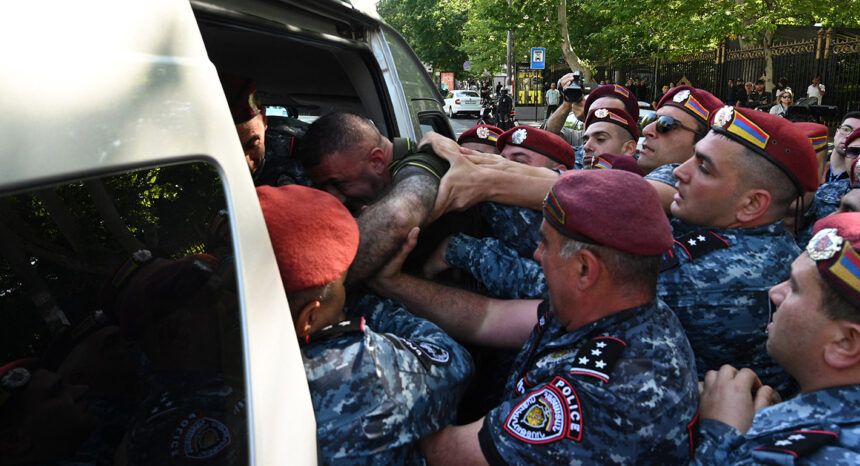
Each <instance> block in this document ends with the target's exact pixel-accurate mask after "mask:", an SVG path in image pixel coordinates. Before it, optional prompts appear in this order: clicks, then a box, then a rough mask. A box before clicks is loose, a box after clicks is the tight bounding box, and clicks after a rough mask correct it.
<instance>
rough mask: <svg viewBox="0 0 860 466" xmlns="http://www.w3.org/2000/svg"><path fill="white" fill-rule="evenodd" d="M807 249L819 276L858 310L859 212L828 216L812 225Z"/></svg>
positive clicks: (859, 277) (859, 286) (859, 290)
mask: <svg viewBox="0 0 860 466" xmlns="http://www.w3.org/2000/svg"><path fill="white" fill-rule="evenodd" d="M813 232H814V233H815V234H814V235H813V236H812V239H811V240H810V241H809V244H808V245H807V246H806V253H807V254H808V255H809V258H810V259H812V260H813V261H815V265H816V266H817V267H818V272H819V273H821V276H822V277H823V278H824V279H825V280H826V281H827V282H828V283H830V284H831V285H833V288H835V289H836V291H837V292H839V294H840V295H842V296H843V297H844V298H845V299H847V300H848V301H850V302H851V304H853V305H854V306H858V307H860V253H858V249H860V212H844V213H837V214H833V215H829V216H827V217H824V218H822V219H821V220H819V221H817V222H815V226H814V227H813Z"/></svg>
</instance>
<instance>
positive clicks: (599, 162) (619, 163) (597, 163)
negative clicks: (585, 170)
mask: <svg viewBox="0 0 860 466" xmlns="http://www.w3.org/2000/svg"><path fill="white" fill-rule="evenodd" d="M592 168H610V169H613V170H624V171H626V172H630V173H635V174H637V175H639V176H645V174H644V173H642V169H641V168H640V167H639V162H637V161H636V159H635V158H633V157H631V156H629V155H619V154H600V156H598V157H597V158H596V159H594V167H592Z"/></svg>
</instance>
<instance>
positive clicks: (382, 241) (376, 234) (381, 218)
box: [347, 167, 439, 285]
mask: <svg viewBox="0 0 860 466" xmlns="http://www.w3.org/2000/svg"><path fill="white" fill-rule="evenodd" d="M438 189H439V181H438V180H437V179H435V178H434V177H432V176H430V175H428V174H426V172H423V171H419V169H415V168H412V167H406V168H404V169H403V170H401V171H400V173H399V174H398V177H397V179H396V180H395V181H394V184H393V186H392V188H391V190H390V191H389V192H388V193H386V194H385V195H384V196H383V197H382V199H380V200H378V201H377V202H375V203H373V204H372V205H370V206H369V207H367V208H366V209H365V210H364V211H363V212H362V213H361V215H360V216H359V217H358V219H356V220H357V222H358V230H359V243H358V252H357V253H356V255H355V260H354V261H353V262H352V266H350V268H349V274H347V284H349V285H352V284H356V283H361V282H364V281H365V280H367V279H368V278H369V277H371V276H372V275H373V274H375V273H376V271H377V270H378V269H379V267H381V266H382V264H384V263H386V262H387V261H388V259H390V258H391V256H392V255H393V254H394V252H396V251H397V250H398V249H399V248H400V246H401V245H402V244H403V241H404V240H405V239H406V236H407V235H408V234H409V231H410V230H411V229H412V228H414V227H416V226H421V225H423V224H424V222H425V221H426V220H427V218H428V217H429V215H430V212H431V210H432V209H433V203H434V201H435V199H436V193H437V191H438Z"/></svg>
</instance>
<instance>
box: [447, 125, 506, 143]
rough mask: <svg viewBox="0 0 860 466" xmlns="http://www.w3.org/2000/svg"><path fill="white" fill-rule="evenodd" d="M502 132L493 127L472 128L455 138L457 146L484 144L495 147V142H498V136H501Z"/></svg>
mask: <svg viewBox="0 0 860 466" xmlns="http://www.w3.org/2000/svg"><path fill="white" fill-rule="evenodd" d="M503 132H504V131H502V129H501V128H498V127H496V126H493V125H478V126H473V127H471V128H469V129H467V130H466V131H463V134H461V135H460V137H459V138H457V144H463V143H466V142H476V143H478V144H486V145H488V146H493V147H496V141H498V140H499V136H501V135H502V133H503Z"/></svg>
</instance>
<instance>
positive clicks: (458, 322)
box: [368, 228, 540, 348]
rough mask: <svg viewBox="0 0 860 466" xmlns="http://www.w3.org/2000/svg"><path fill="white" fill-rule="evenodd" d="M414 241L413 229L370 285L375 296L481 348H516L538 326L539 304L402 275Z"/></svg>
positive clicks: (415, 239) (416, 237)
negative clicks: (392, 300) (401, 306)
mask: <svg viewBox="0 0 860 466" xmlns="http://www.w3.org/2000/svg"><path fill="white" fill-rule="evenodd" d="M417 241H418V228H415V229H414V230H413V232H411V233H410V234H409V236H408V238H407V241H406V242H405V243H404V245H403V247H402V248H401V249H400V252H399V253H398V254H397V255H395V256H394V257H393V258H392V259H391V261H390V262H389V263H388V264H386V265H385V266H384V267H383V268H382V269H381V270H380V271H379V273H378V274H377V275H376V277H374V279H373V280H371V281H369V283H368V284H369V286H370V287H371V288H372V289H373V290H374V291H376V292H377V293H379V294H381V295H383V296H385V297H387V298H391V299H394V300H396V301H400V302H401V303H403V304H404V305H405V306H406V308H407V309H409V311H410V312H412V313H413V314H415V315H417V316H419V317H423V318H425V319H428V320H430V321H432V322H433V323H435V324H436V325H438V326H439V327H441V328H442V330H445V332H447V333H448V334H449V335H451V336H452V337H454V338H456V339H458V340H461V341H467V342H470V343H478V344H482V345H486V346H497V347H505V348H521V347H522V346H523V344H524V343H525V342H526V340H527V339H528V337H529V334H530V333H531V331H532V329H533V328H534V326H535V324H536V323H537V307H538V304H540V301H539V300H501V299H492V298H488V297H486V296H483V295H480V294H477V293H472V292H469V291H465V290H461V289H458V288H452V287H449V286H444V285H440V284H438V283H435V282H431V281H428V280H424V279H421V278H417V277H414V276H411V275H407V274H404V273H402V272H401V270H400V269H401V266H402V265H403V261H404V260H405V259H406V256H407V255H408V254H409V252H410V251H411V250H412V248H414V247H415V244H416V243H417Z"/></svg>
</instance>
